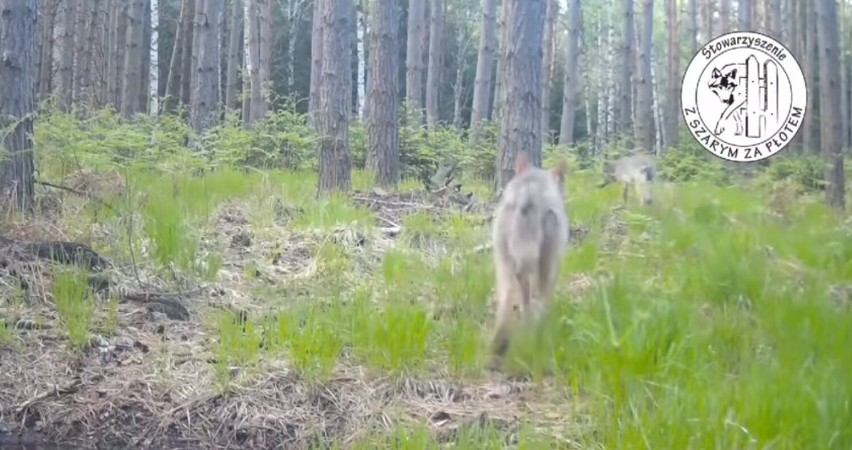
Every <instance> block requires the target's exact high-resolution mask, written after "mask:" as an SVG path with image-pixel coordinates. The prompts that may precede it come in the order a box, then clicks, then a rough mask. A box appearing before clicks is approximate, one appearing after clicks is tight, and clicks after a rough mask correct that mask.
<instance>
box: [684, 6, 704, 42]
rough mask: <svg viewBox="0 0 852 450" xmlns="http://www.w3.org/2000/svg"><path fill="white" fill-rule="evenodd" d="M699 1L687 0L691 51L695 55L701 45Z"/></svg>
mask: <svg viewBox="0 0 852 450" xmlns="http://www.w3.org/2000/svg"><path fill="white" fill-rule="evenodd" d="M698 1H699V0H687V2H688V3H687V16H688V17H689V53H690V54H692V55H694V54H695V53H696V52H698V47H699V46H700V45H701V44H700V43H699V42H698Z"/></svg>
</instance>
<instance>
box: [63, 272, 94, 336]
mask: <svg viewBox="0 0 852 450" xmlns="http://www.w3.org/2000/svg"><path fill="white" fill-rule="evenodd" d="M87 275H88V274H87V272H86V271H84V270H80V269H77V268H71V269H63V268H57V269H54V272H53V301H54V302H55V303H56V312H57V313H58V314H59V322H60V323H61V324H62V327H63V328H64V329H65V332H66V333H67V334H68V340H69V341H70V342H71V346H72V348H74V350H76V351H83V350H84V349H85V348H86V347H88V345H89V332H90V331H91V329H92V322H93V318H94V310H95V296H94V294H93V293H92V291H91V289H90V288H89V284H88V276H87Z"/></svg>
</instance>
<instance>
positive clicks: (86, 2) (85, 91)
mask: <svg viewBox="0 0 852 450" xmlns="http://www.w3.org/2000/svg"><path fill="white" fill-rule="evenodd" d="M77 4H78V6H77V8H78V9H77V17H76V20H75V22H76V24H75V27H76V30H75V34H76V39H75V46H76V50H75V51H74V53H75V55H74V56H75V58H74V94H73V95H72V102H73V103H74V104H75V105H76V104H78V103H81V102H82V103H83V104H85V105H86V106H91V95H90V94H91V91H92V89H91V67H92V48H91V47H90V46H89V44H90V39H91V31H92V30H91V28H90V27H89V18H90V17H91V11H92V0H77Z"/></svg>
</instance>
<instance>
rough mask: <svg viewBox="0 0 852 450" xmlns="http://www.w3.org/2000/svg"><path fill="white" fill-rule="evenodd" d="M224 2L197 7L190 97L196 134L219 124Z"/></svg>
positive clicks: (218, 0) (207, 0)
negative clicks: (220, 22)
mask: <svg viewBox="0 0 852 450" xmlns="http://www.w3.org/2000/svg"><path fill="white" fill-rule="evenodd" d="M221 8H222V1H221V0H201V1H199V2H198V3H197V4H196V7H195V21H194V22H195V30H194V31H193V39H194V42H193V48H192V54H193V55H196V58H194V60H195V61H194V65H195V68H194V70H193V72H195V73H196V74H197V75H196V76H195V80H194V81H193V90H192V96H191V97H190V108H189V123H190V126H192V129H193V130H195V131H196V132H197V133H199V134H200V133H203V132H204V131H206V130H207V129H208V128H210V127H211V126H213V125H214V124H215V123H216V117H217V114H216V113H217V107H218V105H219V98H218V94H219V89H218V87H219V71H218V70H217V67H218V62H219V52H218V50H219V13H220V11H221Z"/></svg>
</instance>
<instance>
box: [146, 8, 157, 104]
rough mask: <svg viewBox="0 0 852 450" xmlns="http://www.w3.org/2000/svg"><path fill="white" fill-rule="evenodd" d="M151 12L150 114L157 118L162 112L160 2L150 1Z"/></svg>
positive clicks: (149, 52)
mask: <svg viewBox="0 0 852 450" xmlns="http://www.w3.org/2000/svg"><path fill="white" fill-rule="evenodd" d="M149 1H150V2H151V3H150V11H151V25H152V26H151V47H150V48H149V49H148V54H149V56H148V59H149V63H148V97H149V102H148V113H149V114H151V115H152V116H156V115H157V114H158V113H159V112H160V96H159V92H158V91H159V85H160V60H159V54H160V37H159V31H158V28H159V25H158V24H159V22H160V0H149Z"/></svg>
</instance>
